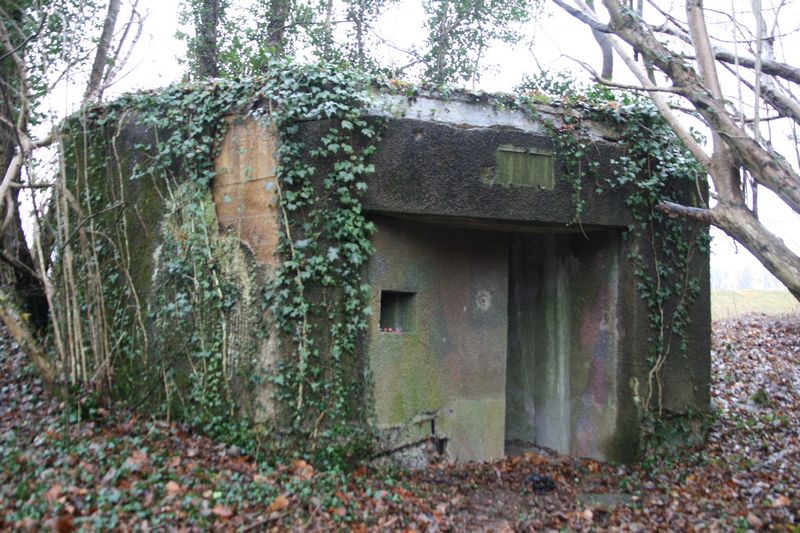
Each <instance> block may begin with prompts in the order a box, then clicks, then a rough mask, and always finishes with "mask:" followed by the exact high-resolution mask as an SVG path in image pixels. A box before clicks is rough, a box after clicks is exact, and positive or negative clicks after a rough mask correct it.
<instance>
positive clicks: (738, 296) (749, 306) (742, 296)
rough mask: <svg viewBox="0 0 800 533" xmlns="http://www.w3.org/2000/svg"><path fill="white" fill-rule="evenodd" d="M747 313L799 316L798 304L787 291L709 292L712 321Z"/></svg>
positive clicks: (799, 306) (799, 305)
mask: <svg viewBox="0 0 800 533" xmlns="http://www.w3.org/2000/svg"><path fill="white" fill-rule="evenodd" d="M747 313H764V314H765V315H768V316H780V315H788V314H795V315H798V316H800V304H798V302H797V300H795V299H794V297H792V295H791V294H789V292H788V291H757V290H747V291H711V318H712V319H713V320H725V319H729V318H736V317H740V316H742V315H745V314H747Z"/></svg>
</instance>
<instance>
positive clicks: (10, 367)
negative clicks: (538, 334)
mask: <svg viewBox="0 0 800 533" xmlns="http://www.w3.org/2000/svg"><path fill="white" fill-rule="evenodd" d="M3 338H4V340H3V341H2V345H1V346H0V348H1V349H0V366H1V372H0V462H2V470H1V471H0V529H3V530H23V531H24V530H29V531H39V530H43V529H49V530H52V531H59V532H69V531H74V530H88V531H92V530H123V531H124V530H136V531H150V530H154V529H157V530H166V531H201V530H208V529H214V530H221V531H285V530H298V531H307V530H352V531H463V530H473V531H474V530H482V531H496V532H508V531H549V530H576V531H579V530H597V531H605V530H609V531H651V530H654V529H659V530H664V529H667V530H674V531H693V530H702V531H730V530H739V531H748V530H767V529H773V530H781V531H800V433H799V432H800V322H799V321H798V320H797V319H796V318H794V319H788V318H784V319H776V318H767V317H764V316H750V317H746V318H743V319H739V320H733V321H726V322H717V323H715V324H714V339H713V354H712V382H713V384H712V405H713V408H714V410H715V413H716V416H715V417H714V419H713V422H712V423H711V425H710V428H709V431H708V435H707V439H706V442H705V443H698V444H695V445H693V446H689V447H683V448H662V449H659V452H658V453H649V454H648V455H646V456H645V457H644V458H643V460H642V461H641V462H640V463H638V464H636V465H611V464H604V463H600V462H596V461H592V460H588V459H578V458H569V457H564V456H559V455H556V454H554V453H551V452H549V451H547V450H533V451H526V452H524V453H521V454H519V455H515V456H512V457H506V458H503V459H500V460H497V461H494V462H485V463H465V464H452V463H447V462H442V463H440V464H435V465H432V466H430V467H429V468H427V469H424V470H420V471H400V470H390V471H387V470H385V469H384V470H381V469H376V468H371V467H366V466H361V467H358V468H356V469H355V470H353V471H352V472H349V473H343V472H326V471H322V470H318V469H316V468H314V466H313V465H312V464H310V463H308V462H306V461H304V460H302V459H296V460H294V461H290V462H288V464H285V465H282V464H277V465H274V464H273V465H267V464H264V463H261V464H260V463H258V462H257V461H255V460H254V459H252V458H251V457H248V456H246V455H244V454H242V453H241V452H240V451H239V450H238V449H234V448H235V447H229V446H228V445H226V444H224V443H220V442H215V441H213V440H211V439H208V438H206V437H203V436H199V435H196V434H194V433H192V432H190V431H188V430H187V429H186V428H184V427H182V426H180V425H179V424H175V423H167V422H164V421H159V420H146V419H142V418H140V417H137V416H136V415H134V414H132V413H130V412H129V411H127V410H125V409H124V408H122V407H114V408H113V409H102V408H99V409H97V412H96V413H95V416H94V417H93V418H92V419H90V420H83V421H80V422H73V423H72V424H70V425H69V439H64V431H63V410H62V406H61V405H59V403H58V402H57V401H56V400H54V399H52V398H49V397H48V396H47V395H46V393H45V392H44V391H43V390H42V388H41V384H40V382H39V381H38V380H37V379H36V377H35V375H34V374H33V371H32V370H31V369H30V368H29V367H28V366H27V364H26V361H25V357H24V354H21V353H20V351H19V349H18V347H17V346H16V345H15V343H13V342H12V341H10V340H8V339H7V338H6V337H5V336H4V337H3Z"/></svg>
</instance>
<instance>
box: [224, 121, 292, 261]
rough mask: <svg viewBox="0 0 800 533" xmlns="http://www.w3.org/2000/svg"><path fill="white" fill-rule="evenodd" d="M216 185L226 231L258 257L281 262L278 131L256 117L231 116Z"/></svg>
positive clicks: (263, 259) (261, 259) (259, 259)
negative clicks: (274, 130)
mask: <svg viewBox="0 0 800 533" xmlns="http://www.w3.org/2000/svg"><path fill="white" fill-rule="evenodd" d="M227 122H228V131H227V133H226V135H225V138H224V139H223V141H222V146H221V147H220V152H219V155H218V156H217V160H216V162H215V165H216V168H217V175H216V177H215V178H214V182H213V183H212V185H211V192H212V194H213V196H214V204H215V205H216V208H217V219H218V220H219V225H220V228H221V229H222V231H224V232H228V233H233V234H234V235H236V236H237V237H238V238H239V240H240V241H242V242H243V243H245V244H246V245H247V246H248V247H249V248H250V250H251V251H252V252H253V256H254V257H255V259H256V261H257V262H259V263H261V264H264V265H270V266H273V267H274V266H276V265H277V263H278V258H277V257H276V256H275V249H276V246H277V244H278V236H279V234H280V220H279V218H278V195H277V184H276V178H275V170H276V169H275V160H274V158H273V154H274V153H275V149H276V146H277V139H276V135H275V132H273V131H271V130H269V129H268V128H267V127H265V126H264V125H263V124H261V123H259V122H257V121H255V120H253V119H252V118H247V119H244V118H241V117H229V118H228V119H227Z"/></svg>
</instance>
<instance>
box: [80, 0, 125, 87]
mask: <svg viewBox="0 0 800 533" xmlns="http://www.w3.org/2000/svg"><path fill="white" fill-rule="evenodd" d="M120 4H121V2H120V0H110V1H109V3H108V11H107V12H106V18H105V21H104V22H103V32H102V33H101V34H100V42H99V43H97V53H96V54H95V56H94V64H93V65H92V72H91V74H90V75H89V82H88V83H87V84H86V92H85V93H84V95H83V99H84V101H86V102H92V101H94V100H99V99H100V98H101V97H102V95H103V90H104V89H105V88H104V87H103V75H104V74H105V72H106V69H107V68H109V66H110V65H109V64H108V61H109V59H110V54H111V41H112V39H113V38H114V28H116V27H117V17H118V16H119V8H120Z"/></svg>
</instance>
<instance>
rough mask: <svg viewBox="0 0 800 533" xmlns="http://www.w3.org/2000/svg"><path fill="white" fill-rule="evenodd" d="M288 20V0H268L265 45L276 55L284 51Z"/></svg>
mask: <svg viewBox="0 0 800 533" xmlns="http://www.w3.org/2000/svg"><path fill="white" fill-rule="evenodd" d="M288 20H289V1H288V0H270V3H269V23H268V24H267V46H268V47H269V49H270V50H271V51H272V53H273V54H274V55H275V56H277V57H282V56H283V55H284V53H285V52H286V23H287V22H288Z"/></svg>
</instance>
